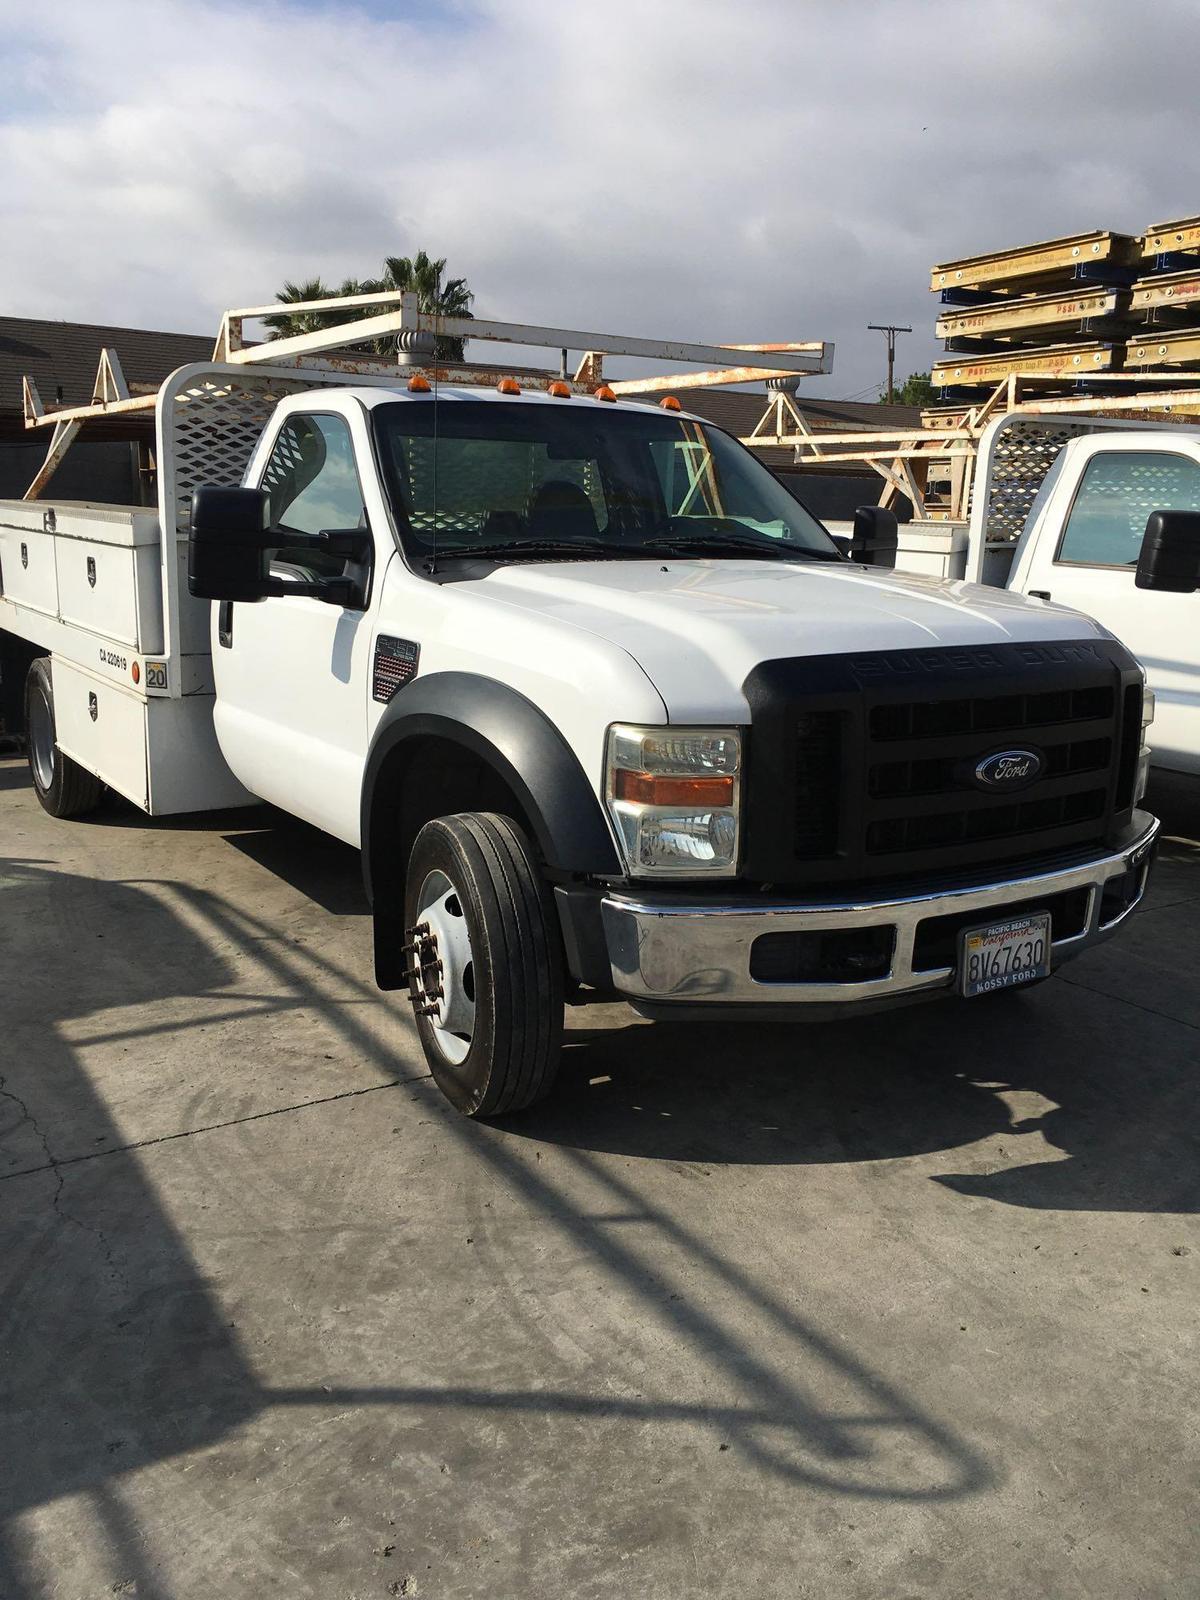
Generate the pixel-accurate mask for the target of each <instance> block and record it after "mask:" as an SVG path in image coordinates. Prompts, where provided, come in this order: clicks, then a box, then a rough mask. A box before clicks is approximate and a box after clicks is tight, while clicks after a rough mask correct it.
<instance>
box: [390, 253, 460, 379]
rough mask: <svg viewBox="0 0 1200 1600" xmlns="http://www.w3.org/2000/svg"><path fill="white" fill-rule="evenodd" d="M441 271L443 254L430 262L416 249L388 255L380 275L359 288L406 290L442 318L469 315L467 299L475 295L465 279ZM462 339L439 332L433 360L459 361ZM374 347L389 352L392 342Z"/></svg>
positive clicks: (424, 308)
mask: <svg viewBox="0 0 1200 1600" xmlns="http://www.w3.org/2000/svg"><path fill="white" fill-rule="evenodd" d="M445 271H446V258H445V256H442V257H441V258H440V260H437V261H431V260H430V258H429V257H428V256H427V255H426V254H425V252H424V250H418V251H417V253H416V255H415V256H388V257H387V258H386V259H385V261H384V263H383V277H382V278H379V279H376V280H374V281H372V282H371V283H364V284H363V285H362V289H363V292H364V293H368V294H369V293H374V292H377V291H379V290H383V289H407V290H409V291H411V292H413V293H415V294H416V297H417V304H418V305H419V307H420V309H421V310H422V311H424V312H426V313H429V314H431V315H440V316H443V317H469V316H471V315H472V312H471V301H472V300H474V298H475V296H474V295H473V294H472V293H471V291H470V289H469V288H468V287H467V280H466V279H465V278H447V277H445V276H444V274H445ZM376 309H379V308H376ZM368 314H369V313H368ZM464 342H465V341H464V340H462V339H451V338H447V337H445V335H439V336H438V338H437V340H436V342H435V345H434V355H435V357H436V359H437V360H439V361H461V360H462V358H463V345H464ZM375 348H376V349H377V350H380V351H381V353H384V354H389V355H390V354H391V351H392V350H393V349H394V348H395V344H394V341H393V340H391V339H386V338H385V339H378V340H376V341H375Z"/></svg>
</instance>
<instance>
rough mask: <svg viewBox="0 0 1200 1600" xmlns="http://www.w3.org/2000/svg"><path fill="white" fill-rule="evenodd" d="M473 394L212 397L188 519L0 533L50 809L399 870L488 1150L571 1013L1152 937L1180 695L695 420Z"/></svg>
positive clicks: (262, 387) (843, 982)
mask: <svg viewBox="0 0 1200 1600" xmlns="http://www.w3.org/2000/svg"><path fill="white" fill-rule="evenodd" d="M282 349H283V347H282V346H281V350H282ZM284 353H286V352H284ZM432 376H433V379H434V382H433V384H432V386H431V384H430V382H429V381H428V378H427V377H426V376H425V375H424V374H423V373H422V372H420V371H417V372H414V373H413V375H412V376H409V375H408V374H407V373H405V372H404V371H403V370H401V371H396V370H393V371H392V372H390V373H388V374H383V375H373V376H367V377H357V378H348V376H347V375H346V374H345V373H344V372H342V371H340V370H339V369H338V366H337V363H335V362H330V363H328V364H326V365H325V366H323V367H322V366H320V364H312V363H310V364H308V365H307V366H296V365H293V364H291V363H289V362H285V361H282V360H281V361H280V362H279V363H278V364H276V365H271V364H270V363H269V362H266V361H264V360H261V359H260V360H257V361H256V362H254V363H250V362H247V363H244V364H242V363H238V362H235V361H228V360H227V361H225V362H218V363H214V364H212V365H201V366H191V367H186V368H183V369H181V370H180V371H179V372H176V373H175V374H173V375H172V377H170V378H169V379H168V380H167V381H166V382H165V383H164V384H163V385H162V387H161V389H160V390H159V391H158V393H157V395H156V396H154V397H152V400H151V401H150V402H149V404H151V405H152V407H153V411H152V415H153V418H154V426H155V430H156V454H157V465H158V504H157V507H156V508H153V509H144V510H143V509H131V508H129V507H123V508H122V507H111V506H105V507H101V506H96V505H90V504H80V503H73V504H67V503H62V502H59V503H53V504H51V503H46V502H44V501H39V500H24V501H10V502H5V503H2V504H0V564H2V573H0V591H2V597H0V630H3V633H4V635H5V645H6V651H7V654H6V663H7V665H8V669H9V672H10V673H11V671H12V670H14V669H13V665H12V664H13V662H14V661H16V662H18V663H19V666H20V668H21V669H22V670H23V671H24V673H25V675H26V691H25V704H26V721H27V728H26V733H27V739H28V749H29V759H30V766H31V770H32V776H33V782H34V784H35V786H36V789H37V793H38V795H39V797H40V799H41V801H42V803H43V805H44V806H45V807H46V808H47V809H48V810H49V811H51V812H52V813H54V814H55V815H57V816H69V815H72V814H74V813H78V812H80V811H82V810H85V809H86V808H87V807H88V806H90V805H93V804H95V802H96V801H97V799H98V798H99V796H100V794H101V793H102V790H103V788H104V786H106V785H107V786H109V787H111V788H113V789H115V790H117V791H118V792H119V793H120V794H122V795H124V796H126V797H127V798H128V799H130V800H132V801H133V802H134V803H135V804H136V805H139V806H141V807H142V808H143V809H144V810H145V811H147V812H148V813H150V814H151V815H158V814H162V813H169V812H177V811H183V810H189V811H192V810H200V809H204V808H206V807H219V806H228V805H231V804H241V803H250V802H252V801H253V800H255V799H261V800H266V801H270V802H272V803H273V804H275V805H277V806H280V807H282V808H283V809H284V810H286V811H288V812H291V813H294V814H295V815H297V816H299V817H302V818H305V819H307V820H308V821H309V822H311V823H313V824H315V825H316V826H317V827H319V828H322V829H325V830H327V831H328V832H330V833H332V834H334V835H336V836H337V837H338V838H340V839H343V840H345V841H347V842H348V843H349V844H351V845H354V846H357V847H359V848H360V849H361V851H362V858H363V863H364V870H365V876H366V881H367V886H368V892H369V895H370V900H371V905H372V908H373V916H374V937H375V969H376V978H377V981H378V983H379V985H380V986H381V987H382V988H384V989H390V990H401V991H403V990H407V992H408V995H409V998H410V999H411V1002H412V1005H413V1007H414V1010H415V1014H416V1023H417V1027H418V1030H419V1032H420V1037H421V1041H422V1044H423V1047H424V1049H425V1052H426V1055H427V1058H428V1061H429V1064H430V1067H431V1069H432V1072H433V1074H434V1076H435V1078H436V1080H437V1082H438V1084H439V1085H440V1086H441V1088H442V1089H443V1090H444V1092H445V1093H446V1094H447V1096H448V1097H449V1098H450V1099H451V1100H452V1101H453V1102H454V1104H455V1105H457V1106H458V1107H459V1108H460V1109H461V1110H462V1111H464V1112H466V1113H468V1114H478V1115H492V1114H498V1113H501V1112H505V1111H511V1110H514V1109H518V1108H520V1107H523V1106H527V1105H529V1104H530V1103H532V1102H533V1101H535V1100H537V1099H538V1098H539V1097H540V1096H542V1095H543V1094H545V1093H546V1091H547V1090H548V1088H549V1086H550V1083H551V1081H552V1079H553V1076H554V1072H555V1068H556V1064H557V1058H558V1053H559V1042H560V1035H561V1028H562V1018H563V1003H564V999H566V1000H568V1001H570V1000H577V999H595V998H598V997H607V996H613V995H616V996H619V997H621V998H624V999H625V1000H627V1001H629V1002H630V1003H631V1004H632V1005H633V1006H635V1007H636V1008H637V1009H638V1010H639V1011H641V1012H643V1013H644V1014H647V1015H649V1016H651V1017H668V1016H669V1017H679V1018H683V1017H691V1018H700V1019H703V1018H706V1017H713V1016H717V1015H720V1016H725V1017H729V1016H746V1017H756V1016H764V1015H769V1016H774V1017H780V1016H792V1017H796V1018H800V1017H803V1016H805V1015H822V1014H829V1013H830V1012H831V1011H835V1010H840V1009H855V1010H857V1009H863V1008H871V1007H882V1006H888V1005H893V1004H900V1003H905V1002H910V1001H916V1000H923V999H931V998H935V997H939V996H950V995H954V994H959V995H963V996H968V997H971V996H978V995H983V994H987V993H989V992H991V991H995V990H1001V991H1003V990H1009V989H1018V988H1020V987H1022V986H1024V985H1027V984H1028V983H1030V982H1033V981H1036V980H1038V979H1040V978H1042V977H1044V976H1046V975H1047V974H1048V973H1049V972H1050V971H1051V970H1052V969H1053V968H1054V967H1056V966H1057V965H1058V964H1059V963H1060V962H1062V961H1065V960H1067V959H1068V958H1069V957H1071V956H1074V955H1076V954H1078V953H1079V952H1080V951H1082V950H1085V949H1087V948H1088V947H1089V946H1091V945H1093V944H1095V943H1096V942H1097V941H1099V940H1102V939H1104V938H1106V937H1108V936H1109V935H1111V934H1112V933H1114V932H1115V931H1116V930H1117V929H1118V928H1119V927H1120V926H1121V924H1122V923H1123V922H1124V921H1125V920H1126V918H1127V917H1128V916H1129V915H1130V913H1131V911H1132V910H1133V909H1134V907H1136V906H1137V904H1138V902H1139V900H1140V899H1141V896H1142V894H1143V892H1144V890H1145V886H1146V881H1147V875H1148V872H1149V869H1150V862H1151V856H1152V853H1153V848H1154V844H1155V839H1156V834H1157V829H1158V824H1157V822H1156V821H1155V819H1154V818H1153V817H1151V816H1150V815H1148V814H1147V813H1146V812H1145V811H1143V810H1141V809H1139V801H1140V799H1141V796H1142V791H1143V787H1144V784H1145V780H1146V770H1147V750H1146V737H1147V725H1148V723H1149V721H1150V717H1151V698H1150V697H1149V696H1148V695H1147V693H1146V691H1145V688H1144V677H1143V673H1142V670H1141V668H1140V667H1139V665H1138V663H1137V662H1136V661H1135V659H1134V658H1133V656H1132V655H1131V654H1130V653H1129V651H1128V650H1127V649H1126V648H1125V647H1124V646H1123V645H1122V644H1120V643H1118V642H1117V641H1116V640H1115V639H1114V638H1113V637H1112V636H1111V635H1110V634H1109V633H1108V632H1107V631H1106V630H1105V629H1104V628H1103V627H1102V626H1100V625H1099V624H1098V623H1096V622H1094V621H1092V620H1090V619H1089V618H1087V617H1086V616H1083V615H1080V614H1079V613H1077V612H1074V611H1068V610H1064V609H1062V608H1060V607H1059V606H1057V605H1054V604H1052V603H1047V602H1045V601H1039V600H1030V599H1026V598H1024V597H1023V596H1019V595H1013V594H1009V593H1005V592H1001V591H997V590H991V589H987V588H983V587H980V586H978V585H974V584H969V583H965V582H946V581H941V580H938V579H934V578H928V577H922V576H917V575H907V576H906V575H902V574H891V573H887V572H881V571H878V570H874V569H872V568H871V567H869V566H866V565H864V564H863V563H862V562H861V561H860V560H858V559H848V558H847V557H846V556H845V555H843V554H842V553H841V552H839V550H838V549H837V547H836V546H835V544H834V542H833V541H832V540H831V538H830V537H829V536H828V535H827V533H826V532H825V530H824V529H823V528H822V527H821V525H820V524H819V523H818V522H816V521H815V520H814V519H813V518H812V517H811V516H809V515H808V514H807V513H806V512H805V511H804V510H803V509H802V508H801V507H800V506H799V505H798V504H797V502H796V501H795V500H794V499H793V498H792V497H791V495H789V494H788V493H787V492H786V491H785V490H784V489H783V488H782V487H781V486H780V485H779V483H778V482H777V481H776V480H775V479H774V478H773V477H772V475H771V474H770V473H769V472H768V471H767V470H766V469H765V468H764V467H763V466H762V465H761V464H760V463H759V462H758V460H757V459H756V458H755V457H754V456H753V455H751V454H750V453H749V452H748V451H747V450H745V449H744V448H743V447H742V446H741V445H739V444H737V443H736V442H735V441H734V440H732V439H731V438H729V437H728V436H727V435H724V434H722V433H721V432H720V431H719V430H717V429H715V428H713V427H711V426H709V425H708V424H706V423H704V422H702V421H700V420H698V419H696V418H694V417H691V416H689V415H688V414H687V413H686V412H685V411H683V410H682V409H681V408H680V407H679V404H678V402H676V401H668V402H664V404H663V405H661V406H659V405H649V404H633V403H623V402H621V401H620V400H618V399H615V398H613V397H612V395H611V391H608V390H606V389H604V388H598V389H595V390H594V391H593V392H584V393H580V392H577V391H576V390H574V389H573V388H572V386H571V385H569V384H566V383H550V384H538V385H537V386H536V387H534V388H531V387H529V386H528V385H527V386H526V389H525V392H519V387H520V386H519V385H518V384H517V383H516V382H513V381H510V380H506V381H502V382H501V383H500V384H499V386H496V385H495V384H494V383H493V385H492V387H491V388H490V389H486V390H485V389H483V388H482V387H480V386H478V385H475V386H472V385H469V384H466V383H462V384H455V383H452V382H445V381H440V380H439V375H438V374H437V373H436V372H434V373H433V374H432ZM446 376H452V375H446ZM130 406H131V409H133V410H136V405H134V403H133V402H132V401H131V402H130ZM1166 521H1167V524H1168V525H1167V526H1166V528H1165V532H1163V537H1162V538H1161V539H1159V540H1158V542H1157V543H1156V544H1155V546H1154V551H1152V552H1151V556H1150V557H1148V558H1147V563H1148V564H1147V581H1151V582H1153V581H1169V580H1171V579H1172V577H1174V579H1175V580H1176V581H1178V574H1179V570H1180V567H1179V563H1180V560H1181V559H1183V558H1181V555H1180V552H1181V550H1183V551H1184V558H1186V559H1185V564H1186V560H1187V559H1191V557H1190V554H1189V552H1190V550H1191V546H1190V544H1188V542H1187V539H1186V538H1184V540H1183V544H1182V545H1181V543H1180V536H1179V531H1178V529H1176V528H1174V527H1173V526H1172V525H1171V519H1169V518H1168V519H1166ZM869 522H870V518H868V519H866V523H865V524H864V526H866V524H869ZM867 531H868V532H869V531H870V530H869V528H867ZM1162 531H1163V530H1160V532H1162ZM1186 532H1187V530H1186V528H1185V530H1184V533H1185V534H1186ZM860 542H861V541H860ZM1160 547H1161V548H1160ZM1185 547H1186V548H1185ZM857 554H858V552H857V551H856V552H855V555H856V556H857ZM1172 563H1174V565H1172ZM1164 573H1165V579H1164Z"/></svg>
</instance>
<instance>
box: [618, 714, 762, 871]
mask: <svg viewBox="0 0 1200 1600" xmlns="http://www.w3.org/2000/svg"><path fill="white" fill-rule="evenodd" d="M741 769H742V738H741V734H740V733H738V731H737V729H736V728H631V727H628V726H626V725H624V724H617V725H615V726H614V727H611V728H610V729H609V730H608V750H607V753H606V759H605V799H606V801H607V803H608V810H609V814H610V816H611V817H612V819H613V823H614V824H615V826H616V830H617V836H618V838H619V839H620V841H621V848H622V851H623V853H624V856H625V865H626V867H627V868H628V869H629V872H630V874H631V875H632V876H634V877H668V876H669V877H685V876H691V877H730V876H731V875H732V874H733V873H734V872H736V871H737V858H738V842H739V837H738V836H739V833H740V827H741Z"/></svg>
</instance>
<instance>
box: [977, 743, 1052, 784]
mask: <svg viewBox="0 0 1200 1600" xmlns="http://www.w3.org/2000/svg"><path fill="white" fill-rule="evenodd" d="M1041 770H1042V758H1041V756H1039V755H1038V754H1037V752H1036V751H1035V750H997V752H996V754H995V755H992V756H984V758H983V760H982V761H981V762H979V764H978V765H977V766H976V768H975V782H976V783H978V784H979V785H980V786H981V787H982V788H984V789H1023V788H1024V787H1025V785H1026V784H1027V783H1032V782H1033V780H1034V779H1035V778H1036V777H1037V775H1038V773H1039V772H1040V771H1041Z"/></svg>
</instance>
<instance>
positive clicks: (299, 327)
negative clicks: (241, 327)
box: [263, 278, 346, 339]
mask: <svg viewBox="0 0 1200 1600" xmlns="http://www.w3.org/2000/svg"><path fill="white" fill-rule="evenodd" d="M334 293H339V294H344V293H346V285H344V284H343V286H342V288H341V289H340V290H333V289H330V288H329V287H328V285H326V284H324V283H322V282H321V280H320V278H306V279H305V280H304V282H303V283H291V282H288V283H285V284H284V286H283V288H282V289H280V291H279V293H278V294H277V295H276V296H275V298H276V300H278V301H279V303H280V305H283V306H287V305H298V304H300V303H301V302H302V301H304V300H327V299H328V298H329V296H330V295H331V294H334ZM263 321H264V322H265V323H266V325H267V327H268V328H270V329H271V338H272V339H290V338H291V337H292V335H293V334H296V333H316V331H317V329H318V328H324V327H327V326H328V324H329V318H328V317H327V316H325V315H324V314H323V313H322V312H320V311H281V312H280V313H279V314H278V315H277V316H274V317H264V318H263Z"/></svg>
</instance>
